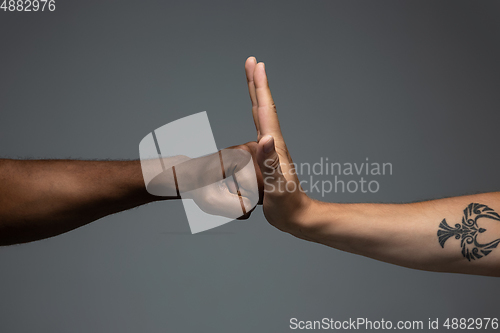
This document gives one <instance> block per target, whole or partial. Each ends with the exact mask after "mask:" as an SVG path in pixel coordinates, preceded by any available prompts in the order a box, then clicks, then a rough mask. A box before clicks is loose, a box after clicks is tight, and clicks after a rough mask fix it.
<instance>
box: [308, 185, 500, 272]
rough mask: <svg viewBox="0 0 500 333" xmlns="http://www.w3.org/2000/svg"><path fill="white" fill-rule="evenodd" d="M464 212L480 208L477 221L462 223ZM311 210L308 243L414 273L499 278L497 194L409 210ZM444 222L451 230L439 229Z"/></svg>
mask: <svg viewBox="0 0 500 333" xmlns="http://www.w3.org/2000/svg"><path fill="white" fill-rule="evenodd" d="M471 203H477V204H480V205H479V206H470V204H471ZM481 205H485V206H481ZM467 207H471V208H472V207H476V209H478V208H480V209H481V213H480V214H479V215H481V216H480V217H478V216H479V215H478V214H475V213H474V212H471V213H470V214H469V215H468V217H467V218H466V219H463V218H464V216H465V214H464V210H465V209H466V208H467ZM487 208H491V209H492V210H491V211H489V210H486V211H484V210H485V209H487ZM310 210H311V213H310V219H311V221H313V222H312V223H309V224H310V225H313V226H314V228H312V229H311V238H312V239H313V240H314V241H316V242H318V243H322V244H325V245H328V246H331V247H334V248H338V249H340V250H343V251H348V252H352V253H356V254H360V255H364V256H367V257H371V258H374V259H377V260H381V261H385V262H389V263H393V264H397V265H401V266H406V267H411V268H416V269H423V270H431V271H443V272H456V273H468V274H481V275H492V276H500V246H498V247H499V248H498V249H496V246H497V244H498V242H496V241H497V240H499V239H500V221H498V220H496V219H495V212H498V213H500V193H486V194H478V195H471V196H462V197H454V198H447V199H439V200H433V201H426V202H419V203H411V204H329V203H321V202H314V203H313V204H312V207H311V209H310ZM492 212H493V213H492ZM476 213H477V212H476ZM488 213H489V214H488ZM485 214H486V215H485ZM475 217H478V218H477V223H476V224H474V223H473V220H474V219H475ZM443 220H445V222H446V225H448V226H449V227H450V228H447V227H446V225H441V226H440V224H441V222H443ZM463 220H464V221H467V220H468V221H469V222H466V223H465V224H464V222H463ZM457 224H458V225H459V226H457ZM443 226H444V228H443ZM475 229H477V231H475ZM439 230H441V232H440V235H441V243H440V241H439V239H440V237H438V231H439ZM457 237H458V238H459V239H457ZM468 241H470V243H468ZM475 242H477V243H475ZM441 244H442V245H441ZM486 244H490V246H489V247H487V246H484V245H486ZM474 248H477V250H474ZM474 252H476V254H477V255H476V254H475V253H474Z"/></svg>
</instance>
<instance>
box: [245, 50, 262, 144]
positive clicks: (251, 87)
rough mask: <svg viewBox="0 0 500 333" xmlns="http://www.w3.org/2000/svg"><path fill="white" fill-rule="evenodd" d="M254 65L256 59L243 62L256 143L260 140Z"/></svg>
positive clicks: (250, 58) (251, 58) (252, 58)
mask: <svg viewBox="0 0 500 333" xmlns="http://www.w3.org/2000/svg"><path fill="white" fill-rule="evenodd" d="M255 65H257V59H255V57H249V58H248V59H247V61H246V62H245V73H246V75H247V84H248V93H249V94H250V100H251V101H252V115H253V122H254V123H255V129H256V130H257V141H259V139H260V127H259V116H258V114H257V96H256V92H255V83H254V80H253V73H254V71H255Z"/></svg>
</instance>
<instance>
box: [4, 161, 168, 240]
mask: <svg viewBox="0 0 500 333" xmlns="http://www.w3.org/2000/svg"><path fill="white" fill-rule="evenodd" d="M158 199H168V198H161V197H156V196H153V195H151V194H149V193H148V192H147V191H146V188H145V186H144V180H143V177H142V172H141V165H140V162H139V161H74V160H30V161H24V160H0V245H9V244H15V243H24V242H29V241H33V240H37V239H42V238H47V237H51V236H55V235H58V234H61V233H64V232H67V231H69V230H72V229H75V228H77V227H79V226H82V225H84V224H87V223H89V222H92V221H94V220H97V219H99V218H101V217H104V216H106V215H109V214H113V213H116V212H119V211H123V210H126V209H129V208H133V207H136V206H139V205H142V204H145V203H148V202H152V201H155V200H158Z"/></svg>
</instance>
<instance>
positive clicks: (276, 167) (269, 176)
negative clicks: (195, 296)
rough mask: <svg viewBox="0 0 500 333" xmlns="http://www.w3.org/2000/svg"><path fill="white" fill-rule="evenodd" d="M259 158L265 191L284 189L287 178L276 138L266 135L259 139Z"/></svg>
mask: <svg viewBox="0 0 500 333" xmlns="http://www.w3.org/2000/svg"><path fill="white" fill-rule="evenodd" d="M257 154H258V155H257V160H258V162H259V167H260V170H261V172H262V177H263V178H264V193H269V192H275V191H276V190H280V189H281V190H283V187H284V186H285V184H286V179H285V177H284V176H283V172H282V171H281V166H280V159H279V156H278V153H277V152H276V149H275V147H274V138H273V137H272V136H270V135H266V136H264V137H263V138H262V139H260V141H259V146H258V152H257Z"/></svg>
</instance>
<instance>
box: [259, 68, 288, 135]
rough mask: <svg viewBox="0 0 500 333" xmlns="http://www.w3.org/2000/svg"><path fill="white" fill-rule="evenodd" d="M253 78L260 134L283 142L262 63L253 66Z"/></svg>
mask: <svg viewBox="0 0 500 333" xmlns="http://www.w3.org/2000/svg"><path fill="white" fill-rule="evenodd" d="M253 80H254V83H255V93H256V97H257V114H258V119H259V128H260V134H261V136H264V135H272V136H273V137H274V139H275V140H276V143H280V142H283V136H282V134H281V129H280V124H279V121H278V114H277V113H276V105H275V104H274V100H273V97H272V95H271V89H269V82H268V80H267V75H266V70H265V65H264V63H262V62H260V63H258V64H257V65H256V66H255V71H254V76H253Z"/></svg>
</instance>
